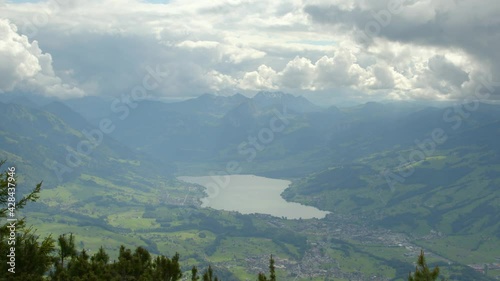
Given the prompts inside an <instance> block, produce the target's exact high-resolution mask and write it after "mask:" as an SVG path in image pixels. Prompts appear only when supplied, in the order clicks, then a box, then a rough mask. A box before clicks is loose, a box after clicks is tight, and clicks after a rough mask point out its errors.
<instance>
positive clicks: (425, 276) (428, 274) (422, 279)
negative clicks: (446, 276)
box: [408, 250, 439, 281]
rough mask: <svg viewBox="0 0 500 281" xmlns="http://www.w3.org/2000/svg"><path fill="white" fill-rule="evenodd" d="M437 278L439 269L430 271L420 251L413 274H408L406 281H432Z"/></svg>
mask: <svg viewBox="0 0 500 281" xmlns="http://www.w3.org/2000/svg"><path fill="white" fill-rule="evenodd" d="M438 277H439V267H437V266H436V267H435V268H434V270H432V271H431V270H430V269H429V267H428V266H427V262H426V261H425V256H424V251H423V250H421V251H420V255H419V256H418V261H417V266H416V267H415V273H414V274H413V275H412V274H411V272H410V273H409V274H408V281H434V280H437V278H438Z"/></svg>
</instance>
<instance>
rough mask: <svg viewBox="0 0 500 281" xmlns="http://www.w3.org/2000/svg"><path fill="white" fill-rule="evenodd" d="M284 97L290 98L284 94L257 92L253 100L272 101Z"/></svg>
mask: <svg viewBox="0 0 500 281" xmlns="http://www.w3.org/2000/svg"><path fill="white" fill-rule="evenodd" d="M284 96H291V95H290V94H285V93H283V92H267V91H260V92H258V93H257V94H256V95H255V97H254V98H272V99H279V98H282V97H284Z"/></svg>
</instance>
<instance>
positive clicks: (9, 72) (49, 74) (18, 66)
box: [0, 19, 84, 98]
mask: <svg viewBox="0 0 500 281" xmlns="http://www.w3.org/2000/svg"><path fill="white" fill-rule="evenodd" d="M0 61H1V65H0V92H9V91H13V90H21V91H34V92H40V93H42V94H43V95H46V96H58V97H63V98H64V97H75V96H82V95H83V94H84V93H83V91H82V90H80V89H79V88H77V87H75V86H72V85H69V84H67V83H64V82H63V81H62V79H61V78H59V77H58V76H57V75H56V74H55V73H54V70H53V68H52V57H51V55H50V54H47V53H43V52H42V50H41V49H40V47H39V46H38V42H37V41H33V42H31V43H30V42H29V41H28V38H27V37H26V36H22V35H19V34H18V33H17V27H16V26H15V25H14V24H12V23H10V22H9V21H8V20H5V19H0Z"/></svg>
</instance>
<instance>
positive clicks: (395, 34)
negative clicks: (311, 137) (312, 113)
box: [0, 0, 500, 103]
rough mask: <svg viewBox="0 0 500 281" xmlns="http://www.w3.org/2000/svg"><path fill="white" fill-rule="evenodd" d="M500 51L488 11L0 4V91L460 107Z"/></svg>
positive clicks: (496, 8)
mask: <svg viewBox="0 0 500 281" xmlns="http://www.w3.org/2000/svg"><path fill="white" fill-rule="evenodd" d="M398 3H399V5H398ZM499 49H500V1H498V0H481V1H478V0H421V1H419V0H400V1H399V2H398V1H397V0H351V1H349V0H329V1H324V0H311V1H301V0H290V1H281V0H276V1H267V0H266V1H250V0H227V1H222V0H213V1H159V0H156V1H149V2H146V1H135V0H51V1H26V0H24V1H2V0H0V93H8V92H34V93H38V94H41V95H46V96H57V97H62V98H68V97H77V96H84V95H101V96H102V95H115V96H116V95H120V94H122V93H127V92H130V91H131V89H133V88H134V87H135V86H137V85H140V84H141V83H142V82H141V81H142V79H143V78H144V76H145V75H146V74H147V68H148V67H149V68H150V69H155V68H156V67H157V65H161V66H162V67H164V68H163V69H166V71H164V73H165V74H164V75H163V76H162V77H161V78H162V79H161V84H160V87H158V88H157V89H156V90H154V91H152V92H151V95H153V96H158V97H166V98H172V99H176V98H186V97H194V96H198V95H201V94H203V93H215V94H220V95H229V94H234V93H236V92H241V93H244V94H247V95H252V94H254V93H255V92H257V91H260V90H270V91H275V90H280V91H284V92H289V93H293V94H303V95H304V96H306V97H308V96H309V97H312V98H313V99H314V100H316V101H318V100H324V101H325V102H332V103H334V102H335V101H336V100H345V99H352V100H355V101H369V100H463V99H467V98H472V95H473V93H474V91H475V89H476V88H477V87H478V86H480V85H481V83H483V84H484V82H483V81H493V82H495V81H499V82H500V52H499V51H498V50H499ZM496 85H497V87H496V90H494V91H493V92H492V94H491V95H490V96H489V99H498V97H499V96H500V91H499V89H500V87H499V85H500V83H496Z"/></svg>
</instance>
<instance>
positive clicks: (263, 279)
mask: <svg viewBox="0 0 500 281" xmlns="http://www.w3.org/2000/svg"><path fill="white" fill-rule="evenodd" d="M257 281H276V272H275V268H274V259H273V255H271V258H269V279H267V276H266V275H265V274H264V273H262V272H260V273H259V275H258V276H257Z"/></svg>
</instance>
